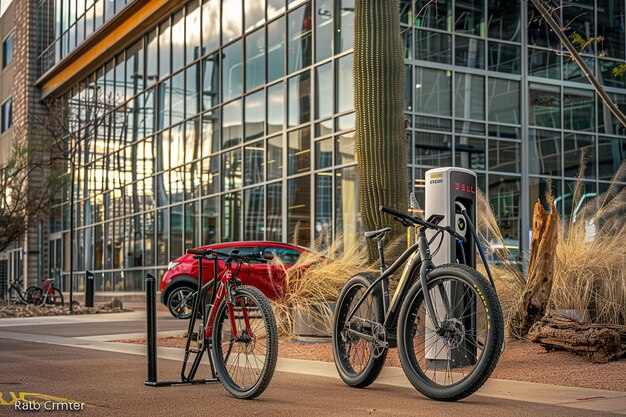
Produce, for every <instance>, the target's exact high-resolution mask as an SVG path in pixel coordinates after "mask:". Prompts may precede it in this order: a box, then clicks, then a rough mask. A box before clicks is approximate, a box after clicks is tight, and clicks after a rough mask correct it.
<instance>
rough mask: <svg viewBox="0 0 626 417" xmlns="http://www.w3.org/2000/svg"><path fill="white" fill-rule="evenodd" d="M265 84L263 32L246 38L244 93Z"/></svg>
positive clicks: (258, 31)
mask: <svg viewBox="0 0 626 417" xmlns="http://www.w3.org/2000/svg"><path fill="white" fill-rule="evenodd" d="M264 83H265V31H264V30H263V29H260V30H257V31H256V32H254V33H251V34H249V35H248V36H246V91H250V90H253V89H254V88H256V87H258V86H260V85H263V84H264Z"/></svg>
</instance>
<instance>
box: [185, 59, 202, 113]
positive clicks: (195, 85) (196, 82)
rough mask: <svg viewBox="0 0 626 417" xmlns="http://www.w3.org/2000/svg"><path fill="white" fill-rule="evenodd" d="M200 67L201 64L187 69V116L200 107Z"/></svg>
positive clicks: (196, 111)
mask: <svg viewBox="0 0 626 417" xmlns="http://www.w3.org/2000/svg"><path fill="white" fill-rule="evenodd" d="M199 68H200V65H199V64H195V65H192V66H190V67H188V68H187V70H185V79H186V81H185V98H186V100H185V117H191V116H193V115H194V114H196V113H198V110H199V109H200V100H201V96H200V88H201V87H200V71H199V70H198V69H199Z"/></svg>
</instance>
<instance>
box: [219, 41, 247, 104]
mask: <svg viewBox="0 0 626 417" xmlns="http://www.w3.org/2000/svg"><path fill="white" fill-rule="evenodd" d="M241 44H242V42H241V39H240V40H238V41H237V42H234V43H232V44H230V45H228V46H227V47H225V48H224V49H222V95H223V100H224V101H226V100H228V99H229V98H232V97H236V96H238V95H240V94H241V93H242V92H243V80H242V77H243V71H242V68H241V67H242V62H241V59H242V57H241V54H242V50H241Z"/></svg>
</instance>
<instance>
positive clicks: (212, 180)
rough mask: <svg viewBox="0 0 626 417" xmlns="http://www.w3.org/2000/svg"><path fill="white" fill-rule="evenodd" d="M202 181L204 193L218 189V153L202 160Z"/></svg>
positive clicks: (207, 193) (217, 190) (212, 192)
mask: <svg viewBox="0 0 626 417" xmlns="http://www.w3.org/2000/svg"><path fill="white" fill-rule="evenodd" d="M202 183H203V187H204V192H203V194H204V195H211V194H215V193H218V192H219V191H220V158H219V155H216V156H212V157H210V158H205V159H203V160H202Z"/></svg>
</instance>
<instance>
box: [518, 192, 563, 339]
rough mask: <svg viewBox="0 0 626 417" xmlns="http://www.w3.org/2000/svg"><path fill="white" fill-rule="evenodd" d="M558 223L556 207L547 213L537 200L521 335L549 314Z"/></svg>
mask: <svg viewBox="0 0 626 417" xmlns="http://www.w3.org/2000/svg"><path fill="white" fill-rule="evenodd" d="M558 223H559V215H558V212H557V210H556V207H555V206H554V204H552V208H551V211H550V214H548V213H547V212H546V210H545V209H544V208H543V206H542V205H541V203H540V202H539V201H537V203H536V204H535V209H534V213H533V236H532V240H531V242H530V245H531V254H530V263H529V265H528V280H527V281H526V288H525V289H524V292H523V294H522V300H521V303H520V306H519V318H520V327H519V329H518V330H519V332H520V336H525V335H526V334H527V333H528V330H529V329H530V328H531V326H532V325H533V324H534V323H535V322H536V321H537V320H539V319H541V317H543V314H544V313H545V311H546V306H547V305H548V300H549V299H550V292H551V290H552V278H553V274H554V258H555V254H556V244H557V240H558Z"/></svg>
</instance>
